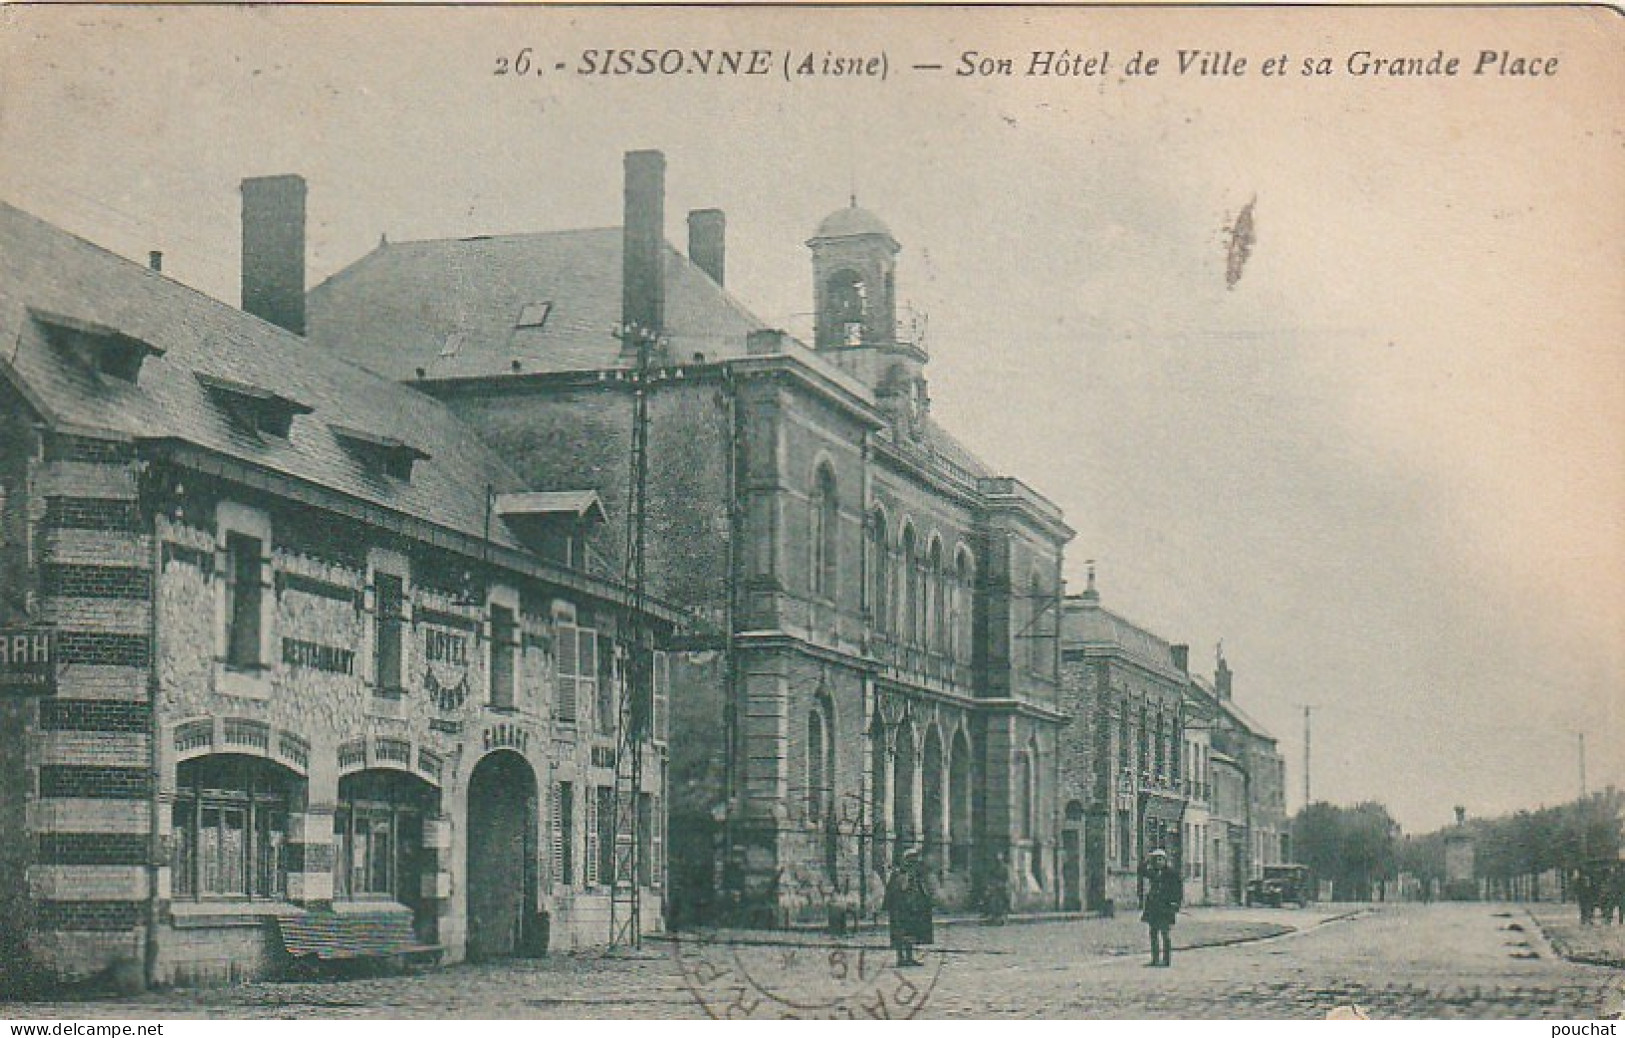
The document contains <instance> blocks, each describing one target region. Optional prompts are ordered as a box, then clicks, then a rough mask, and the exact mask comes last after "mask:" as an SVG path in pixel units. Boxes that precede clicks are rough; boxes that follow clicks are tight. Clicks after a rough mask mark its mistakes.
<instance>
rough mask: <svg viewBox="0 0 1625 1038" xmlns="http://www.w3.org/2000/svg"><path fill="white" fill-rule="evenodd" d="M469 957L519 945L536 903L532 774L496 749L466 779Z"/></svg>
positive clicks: (492, 955) (505, 951)
mask: <svg viewBox="0 0 1625 1038" xmlns="http://www.w3.org/2000/svg"><path fill="white" fill-rule="evenodd" d="M464 875H466V876H467V877H468V881H467V885H466V888H465V889H466V890H467V891H468V957H469V959H470V960H474V961H478V960H481V959H493V958H500V957H502V956H506V955H512V954H514V953H515V952H517V951H519V950H520V949H521V948H522V947H523V943H522V941H523V936H524V930H525V927H526V926H527V925H529V922H530V915H531V912H532V906H534V905H535V904H536V773H535V772H534V771H532V770H531V767H530V765H529V764H528V763H526V762H525V759H524V758H523V757H521V756H520V755H519V754H517V753H514V752H512V751H510V750H498V751H497V752H495V753H492V754H490V755H489V756H487V757H486V758H485V759H483V760H481V761H480V762H479V764H477V765H475V767H474V774H473V775H472V776H471V777H470V778H469V781H468V868H467V870H466V872H465V873H464Z"/></svg>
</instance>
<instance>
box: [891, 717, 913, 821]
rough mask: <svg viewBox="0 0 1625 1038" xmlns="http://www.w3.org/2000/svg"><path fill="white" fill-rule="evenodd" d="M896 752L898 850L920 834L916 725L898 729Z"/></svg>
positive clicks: (894, 809)
mask: <svg viewBox="0 0 1625 1038" xmlns="http://www.w3.org/2000/svg"><path fill="white" fill-rule="evenodd" d="M895 739H896V744H895V745H896V753H895V754H894V756H893V759H892V784H891V786H892V829H893V831H894V833H895V834H896V836H897V842H898V846H899V847H907V846H908V845H909V844H911V843H912V842H913V841H914V837H915V836H917V835H918V833H917V832H916V826H915V822H914V805H915V803H916V799H915V793H916V790H917V789H918V788H919V786H918V782H919V774H918V772H919V754H918V753H916V752H915V749H914V726H913V725H912V724H911V723H909V722H908V721H907V720H904V721H903V722H902V723H901V724H899V725H898V726H897V734H896V736H895Z"/></svg>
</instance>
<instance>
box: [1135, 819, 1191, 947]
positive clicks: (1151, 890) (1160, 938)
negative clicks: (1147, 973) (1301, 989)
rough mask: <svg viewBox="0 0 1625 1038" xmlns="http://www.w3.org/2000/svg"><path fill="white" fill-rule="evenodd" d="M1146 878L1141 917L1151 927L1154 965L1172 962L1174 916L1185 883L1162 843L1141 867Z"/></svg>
mask: <svg viewBox="0 0 1625 1038" xmlns="http://www.w3.org/2000/svg"><path fill="white" fill-rule="evenodd" d="M1142 872H1143V875H1144V878H1145V896H1144V899H1143V900H1142V902H1141V909H1140V921H1141V922H1143V923H1145V924H1146V926H1148V927H1150V928H1151V962H1150V965H1152V966H1171V965H1173V952H1174V949H1173V942H1172V938H1171V936H1170V935H1169V931H1170V930H1172V929H1173V926H1174V917H1175V916H1176V915H1178V914H1179V905H1180V901H1181V898H1182V896H1183V893H1184V891H1183V889H1182V888H1183V884H1182V883H1181V882H1180V881H1179V875H1178V874H1177V873H1176V872H1174V869H1173V866H1172V865H1170V864H1169V863H1168V852H1167V851H1165V850H1163V849H1161V848H1160V847H1159V848H1158V849H1156V850H1154V851H1152V852H1151V856H1150V857H1149V858H1147V859H1146V863H1145V867H1144V869H1143V870H1142Z"/></svg>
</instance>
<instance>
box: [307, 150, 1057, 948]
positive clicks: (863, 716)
mask: <svg viewBox="0 0 1625 1038" xmlns="http://www.w3.org/2000/svg"><path fill="white" fill-rule="evenodd" d="M664 179H665V160H664V157H663V156H662V155H661V154H659V153H657V152H633V153H630V154H628V155H627V156H626V159H625V190H624V202H625V219H624V223H623V226H621V227H618V228H601V229H585V230H570V231H556V232H546V233H533V234H512V235H501V236H488V237H478V238H470V239H456V240H434V241H416V242H398V243H397V242H385V243H380V245H379V247H378V248H377V249H376V250H374V251H373V252H371V253H369V254H368V255H366V256H364V257H362V258H361V259H359V260H358V261H356V262H355V263H353V264H351V265H350V266H349V267H347V268H345V269H344V270H342V271H340V272H339V273H337V274H335V275H334V276H333V277H331V278H329V279H328V280H327V281H325V282H323V283H322V284H319V285H317V286H315V287H314V288H313V289H312V290H311V291H310V292H309V295H308V302H309V311H308V317H309V329H308V333H309V336H310V341H311V343H312V346H313V347H314V348H320V349H323V350H328V351H331V352H333V353H335V354H337V355H340V356H342V357H345V358H347V359H349V360H352V361H354V362H356V363H358V364H361V365H364V366H366V367H369V368H372V369H373V370H375V371H377V372H379V373H380V374H382V375H384V376H386V377H388V378H392V379H396V380H399V381H401V382H404V383H407V384H409V385H411V386H412V387H414V388H415V389H418V390H420V391H422V392H423V393H426V394H429V395H431V396H433V397H434V398H435V399H436V400H438V401H440V402H441V403H442V404H444V406H445V407H446V408H448V409H449V410H450V411H451V412H452V413H454V414H456V415H457V416H458V417H459V418H461V419H462V420H463V422H464V423H465V424H466V426H467V427H468V428H470V429H473V430H477V431H478V433H479V435H480V436H481V437H482V438H483V440H484V441H485V444H486V445H487V446H488V447H489V448H490V449H492V450H493V451H495V452H496V453H498V454H499V455H501V456H502V457H503V458H504V459H505V461H506V462H507V463H508V464H510V465H511V466H513V468H514V469H515V470H516V471H517V473H518V474H519V476H520V478H521V479H522V480H524V481H526V482H529V483H532V484H535V485H548V486H568V487H581V488H591V489H593V490H594V491H596V493H597V494H598V495H599V496H600V497H601V499H602V501H603V503H604V506H605V508H606V509H607V512H608V514H609V515H610V516H612V517H616V520H615V521H614V522H611V523H609V524H607V525H605V526H600V527H598V528H597V529H596V530H595V531H594V532H593V533H592V534H591V535H590V537H589V538H588V543H587V544H586V545H585V550H586V551H588V552H590V553H594V554H595V555H599V556H601V557H602V558H604V559H606V560H608V561H609V564H610V567H611V569H614V568H615V567H617V566H620V565H622V564H623V562H624V558H625V551H626V545H627V544H628V538H627V534H626V531H625V529H624V525H623V523H624V517H625V516H626V515H627V514H628V506H629V493H630V491H631V488H632V487H633V486H634V485H635V482H634V481H633V480H632V479H631V478H629V470H628V458H629V456H630V455H631V453H632V447H633V432H634V428H633V423H634V415H635V414H636V413H637V407H636V401H637V399H638V395H639V394H644V397H645V400H646V406H647V413H648V425H647V444H648V446H647V459H648V475H647V494H646V498H645V500H646V502H647V506H646V530H647V542H646V543H647V554H646V559H647V566H648V575H649V589H650V591H651V592H652V593H653V594H654V595H655V596H657V597H658V598H660V599H662V600H666V601H671V602H676V603H680V604H681V605H682V606H683V607H684V608H685V609H686V610H687V611H688V614H689V616H688V621H689V622H688V627H687V633H686V634H685V635H684V637H683V639H682V640H681V641H680V642H679V645H678V647H679V648H680V649H681V650H682V651H681V652H680V653H679V654H677V655H676V656H674V658H673V664H672V674H671V704H672V707H671V709H672V717H671V740H670V743H669V749H668V751H667V752H668V753H669V757H667V758H666V759H665V761H664V764H663V766H664V767H665V768H666V769H667V771H666V783H667V786H668V788H669V790H670V800H669V812H670V815H669V831H670V834H671V838H670V844H669V861H670V870H671V874H670V884H669V889H668V897H669V907H670V912H671V916H672V919H673V921H674V922H677V923H682V922H685V921H693V920H702V919H706V920H731V921H738V922H751V923H760V924H766V925H784V924H789V923H793V922H797V921H814V920H816V921H826V920H829V919H834V920H837V921H839V920H840V919H842V918H846V917H850V915H851V914H852V913H856V912H862V913H873V912H874V911H875V910H876V909H877V907H878V904H879V892H880V889H881V886H882V883H883V880H884V877H885V874H886V870H887V868H888V867H889V865H890V863H891V862H892V860H893V859H894V858H895V856H896V855H897V854H898V853H899V852H900V851H901V850H903V849H905V848H909V847H918V848H920V849H922V851H923V853H924V855H925V858H926V860H927V861H928V862H929V863H930V867H931V868H932V869H933V871H934V875H935V876H936V878H937V883H938V889H939V891H940V893H941V896H942V898H943V900H944V902H945V903H946V904H948V905H950V906H955V907H963V906H966V905H969V904H971V903H972V902H973V900H974V899H975V897H976V893H977V890H978V889H979V886H980V884H982V883H983V882H984V881H985V879H986V877H987V876H988V875H990V874H991V871H992V870H995V869H997V870H1003V871H1004V872H1005V873H1006V876H1007V879H1008V882H1009V886H1010V889H1011V891H1012V894H1013V899H1014V901H1015V903H1016V905H1017V906H1018V907H1027V908H1053V907H1057V906H1058V905H1059V901H1058V896H1059V895H1058V890H1059V887H1058V879H1057V868H1058V864H1057V861H1058V858H1057V855H1058V833H1059V809H1060V805H1059V803H1058V801H1057V798H1056V795H1057V789H1056V774H1057V767H1058V760H1057V753H1058V752H1059V743H1058V737H1059V733H1060V731H1061V729H1062V727H1063V725H1064V724H1065V722H1066V716H1065V712H1064V710H1063V709H1062V704H1061V702H1060V698H1059V683H1058V668H1059V658H1060V653H1059V639H1058V633H1059V624H1060V615H1061V608H1060V606H1061V596H1062V579H1061V564H1062V552H1063V549H1064V546H1065V545H1066V543H1067V541H1068V540H1069V539H1070V538H1071V536H1072V531H1071V530H1070V529H1069V528H1068V526H1067V525H1066V523H1065V522H1064V520H1063V518H1062V516H1061V513H1060V511H1059V510H1058V509H1057V507H1056V506H1055V505H1054V504H1053V503H1051V502H1050V501H1049V500H1048V499H1046V498H1045V497H1043V496H1042V495H1041V494H1039V493H1038V492H1037V491H1035V490H1033V489H1032V488H1031V487H1029V486H1027V485H1026V484H1024V483H1023V482H1021V481H1020V480H1018V479H1016V478H1014V477H1011V476H1008V475H1005V474H1000V473H998V472H996V471H994V470H993V469H991V468H989V467H988V466H987V465H985V464H984V463H983V462H982V461H981V460H980V459H978V458H977V457H976V456H975V455H973V454H972V453H971V452H970V451H968V450H966V449H965V448H964V447H963V446H962V445H961V444H960V443H959V442H958V441H957V440H955V439H954V438H953V436H951V435H950V434H949V433H948V432H947V431H946V430H945V429H944V428H942V426H941V425H940V424H939V423H938V422H937V421H936V419H935V418H934V417H933V415H932V413H931V400H930V394H929V391H928V381H927V376H926V369H927V363H928V359H929V357H928V354H927V351H926V348H925V344H924V343H923V342H922V341H920V339H919V338H918V336H917V335H914V334H912V333H911V329H910V328H909V327H908V326H906V325H901V324H900V323H899V321H898V314H897V303H896V299H897V277H898V268H899V262H898V261H899V256H900V254H901V253H902V245H901V244H900V243H899V242H898V241H897V240H896V239H895V238H894V237H893V235H892V233H891V231H890V230H889V229H888V228H887V226H886V224H885V223H884V222H883V221H882V220H881V219H880V218H879V217H877V216H876V215H875V214H873V213H871V212H869V211H868V210H866V209H863V208H861V207H859V206H857V204H856V202H855V200H854V201H853V202H852V204H850V205H846V206H842V207H841V208H839V209H836V210H835V211H833V212H831V213H830V214H829V215H828V216H827V217H826V218H824V219H823V220H822V221H821V222H819V223H818V224H817V225H816V229H815V230H814V231H813V233H812V235H811V236H810V238H809V239H808V241H807V247H808V249H809V252H810V260H811V275H812V276H811V279H810V290H809V295H810V297H811V299H812V302H813V304H814V308H815V310H816V317H815V322H814V323H815V331H814V334H813V341H812V342H811V343H803V342H800V341H797V340H796V339H794V338H792V337H791V336H789V335H787V334H786V333H784V332H782V331H778V330H774V329H772V328H770V327H769V326H768V325H767V324H766V322H763V321H762V320H760V319H758V318H756V317H755V316H753V315H752V314H751V313H750V312H749V311H748V310H747V309H745V307H744V306H743V305H742V304H741V303H740V302H739V301H738V300H736V299H735V298H734V297H733V296H732V295H730V294H729V293H728V291H727V290H726V288H725V285H726V273H727V272H726V251H727V250H726V240H725V229H726V219H725V217H724V215H723V214H722V213H721V212H720V211H717V210H714V209H701V210H696V211H693V212H691V213H690V214H689V216H688V228H689V247H688V252H687V255H686V256H685V255H683V254H681V253H679V252H678V251H677V250H675V249H673V248H671V247H670V246H669V245H667V243H666V241H665V235H664V224H665V198H664V193H665V192H664Z"/></svg>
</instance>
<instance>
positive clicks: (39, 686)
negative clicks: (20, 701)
mask: <svg viewBox="0 0 1625 1038" xmlns="http://www.w3.org/2000/svg"><path fill="white" fill-rule="evenodd" d="M55 694H56V635H55V633H53V632H52V631H49V630H46V629H44V628H39V627H0V696H50V695H55Z"/></svg>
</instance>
